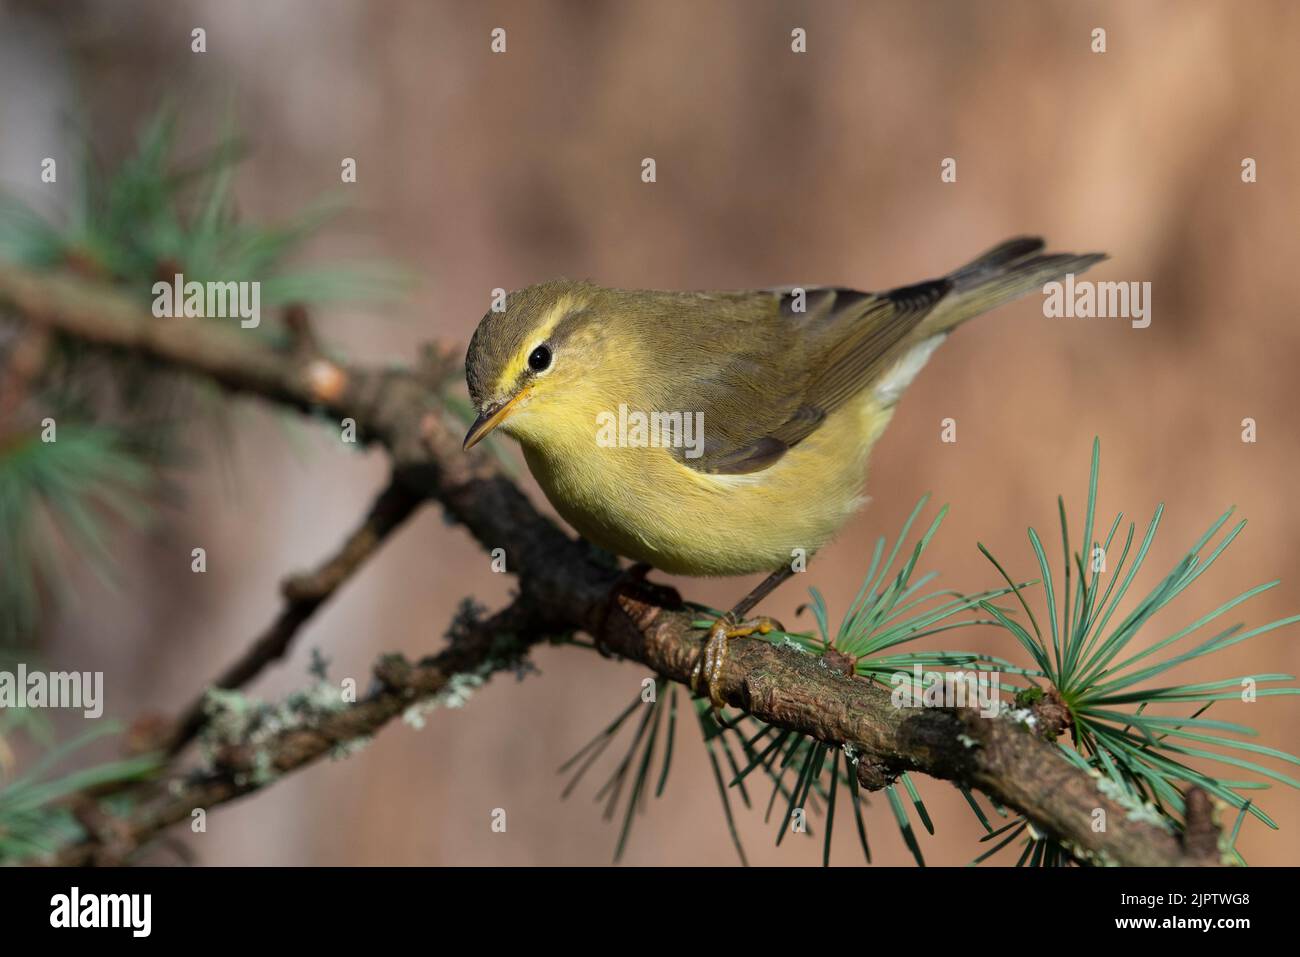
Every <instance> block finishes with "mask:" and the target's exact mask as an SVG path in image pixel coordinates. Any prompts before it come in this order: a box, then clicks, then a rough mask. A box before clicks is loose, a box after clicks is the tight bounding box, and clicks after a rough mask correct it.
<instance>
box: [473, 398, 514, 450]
mask: <svg viewBox="0 0 1300 957" xmlns="http://www.w3.org/2000/svg"><path fill="white" fill-rule="evenodd" d="M527 391H528V390H527V389H524V390H523V391H521V392H520V393H519V394H518V395H516V396H515V397H514V398H513V399H511V400H510V401H509V402H494V403H491V404H489V405H488V406H487V407H486V408H484V409H483V411H482V413H480V414H479V417H478V418H477V419H475V420H474V424H473V425H471V426H470V427H469V431H468V432H466V433H465V444H464V445H463V446H461V448H463V449H465V450H466V451H468V450H469V449H472V448H473V447H474V446H476V445H478V443H479V442H480V441H482V440H483V437H484V436H485V435H487V434H488V433H489V432H491V431H492V430H493V429H495V428H496V427H497V426H498V425H500V424H501V423H502V422H504V421H505V420H506V419H508V418H509V417H510V413H511V412H512V411H513V410H514V407H515V404H516V403H517V402H518V401H519V400H520V399H522V398H523V397H524V395H525V394H526V393H527Z"/></svg>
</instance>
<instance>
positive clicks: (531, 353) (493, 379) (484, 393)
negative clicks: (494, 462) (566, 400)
mask: <svg viewBox="0 0 1300 957" xmlns="http://www.w3.org/2000/svg"><path fill="white" fill-rule="evenodd" d="M598 294H599V288H598V287H596V286H593V285H591V284H590V283H580V282H569V281H566V280H556V281H553V282H546V283H541V284H539V285H536V286H529V287H528V288H527V289H521V290H519V291H517V292H513V293H511V294H510V295H509V296H507V297H506V308H505V309H504V310H503V311H501V312H493V311H489V312H488V313H487V315H485V316H484V317H483V319H482V321H480V322H479V324H478V328H477V329H476V330H474V336H473V338H472V339H470V343H469V352H468V353H466V355H465V381H466V383H467V384H468V385H469V395H470V399H471V400H472V401H473V403H474V410H475V411H476V412H477V413H478V418H477V419H476V420H475V422H474V424H473V425H472V426H470V430H469V432H468V433H467V434H466V436H465V448H466V449H468V448H470V447H472V446H473V445H475V444H476V443H478V442H479V441H480V440H481V439H483V437H484V436H486V435H487V434H488V433H489V432H491V431H492V430H493V429H495V428H496V427H497V426H501V428H502V430H503V431H505V432H508V433H510V434H511V435H514V436H516V437H517V438H526V437H528V436H530V435H534V436H538V437H540V436H542V435H544V433H545V428H544V424H543V420H544V419H545V418H546V415H545V414H543V415H538V413H539V411H540V412H543V413H545V412H546V411H548V410H549V412H550V413H551V414H552V416H554V414H555V413H556V412H558V411H561V402H560V398H561V397H571V396H573V394H574V392H575V391H577V390H578V386H579V385H580V383H581V382H582V381H583V380H584V378H585V377H586V376H587V375H588V374H589V373H590V372H591V371H592V370H593V369H596V368H599V366H600V365H601V356H600V351H601V348H602V343H603V340H602V337H601V336H600V335H599V330H598V328H597V326H598V323H597V321H596V320H597V317H598V310H597V303H596V299H597V296H598Z"/></svg>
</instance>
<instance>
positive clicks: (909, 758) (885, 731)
mask: <svg viewBox="0 0 1300 957" xmlns="http://www.w3.org/2000/svg"><path fill="white" fill-rule="evenodd" d="M0 304H7V305H8V306H9V307H10V308H11V309H13V310H14V311H15V312H16V313H17V314H18V315H19V316H20V317H21V318H23V319H25V320H26V321H28V322H31V323H34V324H37V325H40V326H43V327H46V328H48V329H50V330H51V331H54V332H57V333H59V334H62V335H68V336H72V337H74V338H76V339H78V340H80V341H82V342H87V343H93V344H96V345H99V346H101V347H104V348H107V349H111V350H117V351H126V352H131V353H134V354H137V355H143V356H147V357H149V358H151V359H153V360H155V361H157V362H158V363H159V364H160V365H163V366H166V367H168V368H172V369H180V370H185V371H189V372H191V373H194V374H197V375H201V376H203V377H205V378H208V379H209V380H211V381H214V382H217V383H219V384H221V385H222V386H225V387H226V388H228V389H231V390H234V391H237V392H243V393H248V394H252V395H257V396H260V397H262V398H264V399H267V400H270V401H273V402H277V403H281V404H285V405H289V406H293V407H296V408H299V409H303V410H306V411H323V412H324V413H325V414H327V415H329V416H331V417H338V418H344V417H350V418H353V419H355V420H356V422H357V424H358V427H359V429H360V430H361V432H362V433H363V434H364V435H365V436H366V437H368V438H370V439H373V440H376V441H379V442H381V443H382V444H383V445H384V446H385V447H386V448H387V449H388V451H389V453H390V455H391V457H392V460H393V464H394V476H395V481H397V482H399V483H401V484H403V485H404V486H405V487H407V488H408V489H410V490H412V491H413V492H414V494H416V495H419V496H424V497H428V498H432V499H436V500H437V501H439V502H440V503H441V504H442V505H443V507H444V508H445V509H446V510H447V512H448V514H449V515H450V516H451V517H452V518H454V519H455V520H456V521H458V522H460V523H461V524H463V525H464V526H465V527H466V528H467V529H469V531H470V532H471V533H472V534H473V535H474V537H475V538H476V539H477V540H478V541H479V542H480V543H481V544H482V545H483V546H484V547H485V548H489V549H491V548H503V549H505V552H506V555H507V564H508V567H509V570H510V571H512V572H514V573H515V574H517V575H518V577H519V585H520V596H519V597H518V598H517V599H516V601H515V602H514V603H512V604H511V605H510V606H508V607H507V608H506V609H504V610H503V611H501V612H499V613H498V614H497V615H495V616H493V617H492V618H491V619H489V620H487V621H485V622H482V623H473V624H471V625H470V626H468V627H467V629H466V630H465V631H464V633H463V634H460V635H459V636H456V637H455V638H454V640H453V643H452V646H451V647H450V648H449V649H448V650H446V651H444V652H442V653H441V654H439V655H437V656H436V657H434V658H432V659H429V660H427V661H425V662H422V663H420V664H418V665H409V664H407V663H405V662H403V661H401V660H400V659H384V660H383V661H381V663H380V664H379V666H377V668H376V674H377V676H378V678H379V679H380V687H379V688H378V689H377V690H376V691H374V692H373V693H371V694H370V695H369V696H368V697H366V698H365V699H363V700H362V701H359V702H357V703H356V704H353V705H349V706H347V707H344V708H342V709H339V710H331V711H327V712H323V713H320V714H314V715H312V716H311V720H310V721H306V722H304V723H303V724H302V725H301V726H298V727H293V728H290V729H289V730H286V731H284V732H281V733H280V734H278V735H275V736H273V737H272V738H270V739H269V740H267V741H263V742H260V743H259V746H258V747H259V750H260V752H261V753H260V754H259V755H252V754H249V753H245V752H241V750H240V748H239V747H238V746H237V745H230V746H227V747H226V748H224V750H223V751H222V752H221V754H220V759H219V760H218V761H217V762H216V764H215V765H214V767H212V768H211V769H208V770H206V771H204V772H201V773H200V774H198V775H196V776H191V777H190V778H188V779H183V778H177V779H173V780H172V781H171V782H170V784H169V787H166V788H162V789H160V790H159V791H158V792H157V795H156V796H155V797H153V798H152V799H150V800H148V801H145V802H141V803H138V804H136V805H135V806H134V807H133V808H132V810H131V811H130V812H129V815H128V817H127V819H126V820H125V821H119V822H118V826H117V827H116V829H115V832H116V833H118V834H126V835H127V836H128V839H126V840H125V842H124V843H125V845H126V846H128V847H138V846H139V845H140V844H141V843H142V842H144V841H146V840H148V839H149V838H150V837H151V836H153V835H154V834H157V833H158V832H159V831H161V830H162V829H163V828H165V827H167V826H168V825H170V824H172V823H175V822H176V821H179V820H181V819H183V818H185V817H187V816H188V815H189V814H190V812H191V810H192V809H193V808H195V807H205V808H206V807H212V806H215V805H217V804H220V803H224V802H226V801H230V800H234V799H235V798H238V797H240V796H242V795H244V794H247V793H250V792H251V791H255V790H256V789H257V788H258V787H260V786H262V784H264V783H266V782H265V781H261V782H260V783H259V781H258V779H257V778H256V777H255V776H253V775H252V774H251V773H250V771H249V769H250V768H255V767H267V766H269V767H271V768H273V769H274V771H275V772H276V773H277V774H283V773H287V772H289V771H292V770H294V769H296V768H299V767H302V766H304V765H305V764H308V763H310V762H312V761H314V760H317V759H319V758H320V757H322V756H323V755H325V754H327V753H331V752H333V751H335V750H336V749H338V748H339V747H344V746H347V745H348V744H349V742H353V741H356V740H357V739H358V738H364V737H366V736H368V735H370V734H372V733H374V731H375V730H377V729H378V728H379V727H381V726H382V725H384V724H385V723H387V722H388V721H389V720H391V719H392V718H393V717H394V716H395V715H397V714H399V713H402V712H403V711H405V710H407V709H408V708H410V707H411V706H412V705H414V704H419V703H422V702H423V703H430V702H432V703H436V702H437V701H438V698H439V695H442V694H445V693H447V692H448V691H449V689H452V688H453V685H454V684H455V682H456V680H458V676H459V677H460V678H461V679H464V678H465V677H466V676H469V677H470V679H472V680H473V681H482V680H485V679H486V677H487V676H488V675H490V674H491V673H493V672H495V671H497V670H501V669H502V668H505V667H510V666H511V665H512V663H517V661H518V659H519V656H520V655H522V654H523V653H524V652H525V651H526V649H527V648H528V647H529V646H530V645H531V644H533V643H535V642H537V641H540V640H543V639H544V638H546V637H549V636H555V635H560V634H564V633H567V632H570V631H572V630H579V629H580V630H584V631H587V632H589V633H592V634H596V635H597V637H598V638H599V639H600V640H601V641H602V642H603V643H604V644H605V646H606V647H608V648H610V649H613V650H614V651H616V652H618V653H619V654H621V655H623V656H624V657H626V658H629V659H632V660H635V661H638V662H641V663H643V664H645V665H647V666H649V667H650V668H652V669H654V670H655V671H656V672H658V673H659V674H661V675H663V676H664V677H667V678H669V679H671V680H674V681H678V682H683V683H688V682H689V680H690V675H691V671H692V669H693V667H694V664H695V661H696V657H697V655H698V654H699V649H700V641H699V632H698V631H696V630H695V629H693V628H692V625H691V622H692V619H693V617H694V616H692V615H691V614H690V613H689V612H688V611H686V610H684V609H681V608H680V607H677V606H676V604H675V603H674V602H673V601H671V600H670V599H666V598H665V596H664V594H663V592H662V590H656V589H653V588H651V587H646V586H632V587H630V588H626V587H625V588H621V589H619V590H618V591H617V592H616V595H615V604H614V606H613V608H612V609H611V606H610V600H611V599H610V595H611V590H612V589H613V586H614V585H615V584H616V582H618V580H619V576H618V572H617V569H616V568H614V567H612V566H611V564H610V563H609V561H608V559H607V557H605V556H603V554H602V553H600V552H598V551H597V550H595V549H593V548H592V547H590V546H589V545H587V544H586V543H583V542H581V541H575V540H573V539H570V538H569V537H568V536H567V535H566V534H565V533H564V532H563V531H561V530H560V529H559V528H558V527H557V526H556V525H555V524H554V523H553V522H551V521H550V520H548V519H546V518H545V517H544V516H542V515H541V514H539V513H538V512H537V511H536V510H535V509H534V508H533V507H532V505H531V504H530V503H529V502H528V500H527V499H526V498H525V496H524V495H523V494H522V493H521V492H520V491H519V489H518V488H517V487H516V486H515V485H514V483H513V482H511V481H509V479H508V478H506V477H505V476H504V475H503V474H501V472H500V471H499V470H498V469H497V467H496V466H495V464H494V463H493V462H492V460H491V458H490V457H489V456H488V455H487V454H483V453H479V452H475V453H471V454H465V453H463V452H462V451H461V449H460V440H459V436H458V435H457V430H456V429H454V428H453V426H451V425H450V424H449V423H448V421H447V420H446V418H445V417H444V411H443V409H442V405H441V401H440V398H439V395H438V390H437V388H436V386H435V385H433V384H431V383H430V382H429V381H427V380H426V379H425V378H422V377H421V376H419V375H417V374H416V373H412V372H405V371H400V370H398V371H372V370H368V369H364V368H361V367H357V366H349V365H344V364H338V363H332V362H330V361H329V360H325V359H322V358H320V357H319V356H303V355H302V354H301V353H293V354H291V353H282V352H278V351H275V350H273V349H271V348H270V347H268V346H267V345H266V344H265V342H263V341H260V340H257V339H254V338H252V337H250V336H248V335H246V334H245V335H240V334H239V333H237V332H235V331H233V330H230V329H228V328H223V327H220V326H218V325H216V324H215V323H213V322H211V321H205V320H176V319H155V318H153V317H152V316H150V315H149V314H148V313H147V312H146V311H145V310H143V309H141V308H140V307H139V306H138V305H137V304H136V303H134V302H133V301H131V300H129V299H126V298H124V297H122V296H121V295H120V294H118V293H115V292H113V291H112V290H106V289H104V288H103V287H99V286H91V285H88V284H86V283H84V282H82V281H80V280H77V279H74V278H70V277H51V276H46V275H43V274H35V273H31V272H27V271H24V270H21V269H17V268H15V267H12V266H0ZM322 362H324V363H327V366H328V367H327V368H322V367H321V366H320V363H322ZM721 688H722V692H723V695H724V697H725V698H726V700H727V701H728V703H730V704H732V705H734V706H736V707H739V708H743V709H745V710H747V711H748V712H749V713H750V714H752V715H753V716H754V717H756V718H758V719H760V720H763V721H766V722H769V723H771V724H774V725H778V726H780V727H784V728H790V729H793V730H795V731H799V732H802V733H805V734H809V735H812V736H813V737H816V738H817V739H819V740H821V741H825V742H829V743H832V744H836V745H840V744H846V745H851V746H852V747H853V748H854V749H855V751H856V753H857V754H858V755H859V763H858V777H859V780H860V781H861V782H862V783H863V784H865V785H866V786H867V787H871V788H879V787H882V786H884V785H886V784H887V783H889V782H890V781H892V780H893V779H894V778H896V777H897V776H898V775H899V774H901V773H902V772H904V771H921V772H924V773H927V774H930V775H933V776H935V777H940V778H945V779H948V780H952V781H955V782H959V783H962V784H965V785H968V786H971V787H975V788H979V789H980V790H982V791H984V792H985V793H986V794H988V795H989V796H990V797H992V798H994V799H995V800H997V801H999V802H1001V803H1003V804H1005V805H1007V806H1009V807H1013V808H1015V809H1017V810H1019V811H1021V812H1022V813H1023V814H1024V815H1025V816H1026V817H1027V818H1028V819H1029V820H1030V821H1031V822H1032V823H1033V824H1034V825H1035V827H1036V828H1037V829H1038V830H1039V831H1041V832H1043V833H1047V834H1051V835H1054V836H1056V837H1058V838H1060V839H1061V840H1062V841H1064V842H1065V843H1066V844H1067V845H1068V846H1069V847H1071V848H1072V849H1073V850H1074V851H1075V853H1077V854H1078V855H1079V856H1080V857H1081V858H1085V859H1092V860H1095V861H1098V862H1107V863H1116V864H1128V865H1169V864H1188V863H1193V864H1204V863H1216V862H1217V861H1216V860H1215V859H1214V858H1213V855H1208V854H1207V853H1205V852H1204V850H1203V848H1204V846H1205V842H1204V841H1202V842H1201V843H1200V844H1199V845H1198V848H1199V850H1198V853H1195V854H1191V853H1188V852H1187V850H1185V849H1184V848H1183V846H1182V845H1181V844H1180V842H1179V840H1178V839H1177V838H1176V837H1175V836H1173V835H1172V834H1170V833H1168V832H1166V831H1165V830H1164V829H1163V828H1161V827H1159V826H1156V825H1153V824H1150V823H1147V822H1146V821H1145V820H1142V819H1141V818H1140V817H1138V816H1134V817H1130V816H1129V811H1128V810H1127V809H1125V808H1123V807H1121V806H1120V805H1118V804H1117V803H1115V802H1114V801H1112V800H1110V799H1109V798H1107V797H1105V796H1104V795H1102V794H1101V793H1100V792H1099V791H1098V790H1097V787H1096V781H1095V780H1094V779H1093V778H1092V777H1090V776H1089V775H1088V774H1087V773H1085V772H1083V771H1082V770H1080V769H1078V768H1077V767H1075V766H1073V765H1071V764H1070V763H1069V762H1068V761H1067V760H1066V759H1065V758H1064V757H1063V756H1062V754H1061V753H1060V752H1059V750H1058V749H1057V747H1056V746H1055V745H1054V744H1052V743H1049V742H1046V741H1043V740H1041V739H1039V738H1038V737H1036V736H1035V735H1034V734H1032V733H1030V732H1029V731H1028V730H1027V729H1026V728H1024V727H1023V726H1021V725H1018V724H1015V723H1014V722H1012V721H1011V720H1009V719H1006V718H998V719H981V718H979V717H977V716H975V715H974V713H972V712H965V711H956V710H939V709H922V710H919V711H909V710H899V709H896V708H894V707H893V706H892V704H891V703H890V700H889V696H888V694H886V693H885V692H883V691H882V690H881V689H879V688H877V687H875V686H874V685H872V684H871V683H870V682H868V681H866V680H865V679H862V678H856V677H850V676H847V675H844V674H842V673H840V672H839V671H838V670H837V669H835V668H834V667H828V666H827V665H826V663H825V662H824V660H822V659H817V658H814V657H812V656H809V655H805V654H801V653H799V652H796V651H794V650H792V649H788V648H780V647H777V646H774V645H771V644H769V643H766V642H763V641H759V640H737V641H735V642H733V644H732V649H731V654H730V655H728V657H727V661H726V665H725V667H724V669H723V672H722V675H721ZM963 742H965V743H963ZM1097 809H1101V810H1104V811H1105V813H1106V821H1107V827H1106V829H1105V830H1104V831H1100V832H1097V831H1094V830H1093V828H1092V825H1093V821H1094V811H1095V810H1097ZM105 847H106V844H105V842H104V841H102V840H99V839H97V838H96V837H95V836H94V835H92V838H91V839H90V840H89V841H87V842H85V843H84V844H80V845H77V846H75V847H73V848H69V849H68V850H66V851H65V852H64V853H63V854H61V855H60V856H59V858H58V860H59V862H61V863H72V862H84V861H88V860H94V859H96V855H97V854H98V853H100V852H102V851H103V849H104V848H105Z"/></svg>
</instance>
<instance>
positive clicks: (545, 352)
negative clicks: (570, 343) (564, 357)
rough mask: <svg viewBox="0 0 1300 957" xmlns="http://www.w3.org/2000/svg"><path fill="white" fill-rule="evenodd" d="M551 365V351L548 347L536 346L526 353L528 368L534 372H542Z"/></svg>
mask: <svg viewBox="0 0 1300 957" xmlns="http://www.w3.org/2000/svg"><path fill="white" fill-rule="evenodd" d="M550 365H551V350H550V348H549V347H548V346H538V347H537V348H536V349H534V350H533V351H532V352H530V353H528V368H530V369H532V370H533V371H534V372H543V371H545V370H546V369H548V368H549V367H550Z"/></svg>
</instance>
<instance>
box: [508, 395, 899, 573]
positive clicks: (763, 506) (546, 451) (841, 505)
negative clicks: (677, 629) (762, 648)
mask: <svg viewBox="0 0 1300 957" xmlns="http://www.w3.org/2000/svg"><path fill="white" fill-rule="evenodd" d="M892 411H893V410H892V408H882V407H881V405H880V404H879V403H878V402H876V400H875V399H874V398H872V397H870V395H869V394H865V395H864V396H863V397H862V399H861V400H860V401H858V402H856V403H849V404H847V405H845V406H843V407H841V408H840V409H838V410H837V411H836V412H834V413H832V414H831V416H830V417H829V418H828V419H827V420H826V421H825V422H824V423H823V424H822V425H821V427H820V428H818V429H817V431H816V432H814V433H813V434H812V435H810V436H809V437H808V438H807V439H805V440H804V441H803V442H801V443H799V444H798V445H796V446H795V447H794V448H793V449H791V450H790V451H789V452H787V453H786V454H785V455H784V456H782V457H781V459H780V460H778V461H777V462H776V464H774V465H772V466H771V467H770V468H767V469H765V470H763V471H761V472H755V473H753V474H750V475H705V474H701V473H699V472H696V471H695V470H693V469H691V468H689V467H688V466H685V465H683V464H681V463H679V462H678V461H677V460H676V459H674V458H673V457H672V455H671V454H670V453H669V452H668V451H667V450H665V449H657V448H599V447H596V445H595V443H594V441H593V439H592V438H591V433H590V431H588V432H587V437H586V439H585V441H580V442H579V443H578V444H575V445H573V446H571V447H570V446H567V444H565V443H558V442H547V443H533V442H529V441H528V440H527V439H525V438H523V437H521V444H522V446H523V450H524V458H525V459H526V461H527V462H528V467H529V469H530V470H531V471H532V473H533V475H534V476H535V477H536V478H537V481H538V483H539V484H540V485H541V487H542V490H543V491H544V492H545V493H546V497H547V498H548V499H550V502H551V504H552V505H554V506H555V509H556V510H557V511H558V512H559V513H560V514H561V515H562V516H563V517H564V518H565V520H566V521H568V522H569V523H570V524H571V525H573V527H574V528H575V529H577V531H578V532H579V533H580V534H581V535H582V536H583V537H585V538H587V539H588V540H589V541H592V542H594V543H595V544H597V545H600V546H601V547H602V548H606V549H609V550H610V551H612V552H615V553H617V554H619V555H622V556H624V557H626V558H630V559H632V560H634V561H640V562H646V563H648V564H650V565H653V566H654V567H655V568H658V569H660V570H662V571H665V572H668V573H671V574H681V575H708V576H712V575H745V574H750V573H754V572H771V571H774V570H776V569H777V568H779V567H781V566H783V565H787V564H789V563H790V561H791V560H792V558H794V557H795V556H796V555H797V554H799V552H798V550H800V549H801V550H802V552H803V554H804V555H806V556H808V557H811V556H812V555H813V554H814V553H815V552H816V551H817V550H818V549H819V548H821V547H822V546H823V545H825V544H826V543H827V542H828V541H830V540H831V538H833V537H834V535H835V533H836V532H838V531H839V529H840V527H841V526H842V525H843V524H844V523H845V521H847V520H848V518H849V516H850V515H852V514H853V512H854V511H855V510H856V509H857V508H858V507H859V506H860V505H861V504H862V502H863V501H865V499H864V498H863V496H862V486H863V483H864V481H865V478H866V466H867V457H868V454H869V453H870V451H871V447H872V446H873V445H874V444H875V441H876V439H877V438H878V437H879V436H880V433H881V431H882V430H883V429H884V427H885V425H886V424H887V423H888V421H889V418H890V415H891V414H892Z"/></svg>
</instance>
